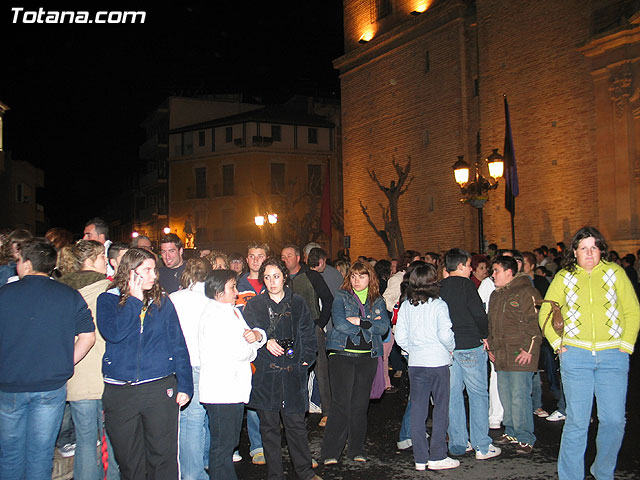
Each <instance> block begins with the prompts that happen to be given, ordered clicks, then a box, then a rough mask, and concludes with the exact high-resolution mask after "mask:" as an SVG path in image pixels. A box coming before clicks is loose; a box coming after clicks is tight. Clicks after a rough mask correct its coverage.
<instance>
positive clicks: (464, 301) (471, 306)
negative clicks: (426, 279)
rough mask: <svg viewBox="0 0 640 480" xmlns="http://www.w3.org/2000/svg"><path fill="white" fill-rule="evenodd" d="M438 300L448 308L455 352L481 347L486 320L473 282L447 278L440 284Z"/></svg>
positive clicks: (486, 332) (486, 328) (485, 332)
mask: <svg viewBox="0 0 640 480" xmlns="http://www.w3.org/2000/svg"><path fill="white" fill-rule="evenodd" d="M440 298H442V299H443V300H444V301H445V302H447V306H448V307H449V317H450V318H451V324H452V330H453V334H454V336H455V338H456V350H468V349H470V348H476V347H479V346H480V345H482V339H483V338H487V335H488V320H487V314H486V313H485V311H484V307H483V306H482V300H481V299H480V295H478V289H477V288H476V286H475V285H474V284H473V282H472V281H471V280H469V279H468V278H464V277H456V276H450V277H447V278H445V279H444V280H442V282H440Z"/></svg>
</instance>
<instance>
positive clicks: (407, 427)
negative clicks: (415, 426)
mask: <svg viewBox="0 0 640 480" xmlns="http://www.w3.org/2000/svg"><path fill="white" fill-rule="evenodd" d="M410 438H411V394H409V399H408V400H407V408H406V409H405V411H404V415H403V416H402V425H400V435H398V441H399V442H402V441H404V440H408V439H410Z"/></svg>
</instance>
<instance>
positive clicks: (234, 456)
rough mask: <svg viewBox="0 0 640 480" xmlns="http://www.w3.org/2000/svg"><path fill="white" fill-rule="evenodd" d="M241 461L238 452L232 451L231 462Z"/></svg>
mask: <svg viewBox="0 0 640 480" xmlns="http://www.w3.org/2000/svg"><path fill="white" fill-rule="evenodd" d="M227 458H229V457H227ZM241 461H242V455H240V454H239V453H238V452H233V463H238V462H241Z"/></svg>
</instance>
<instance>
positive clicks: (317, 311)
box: [291, 263, 333, 328]
mask: <svg viewBox="0 0 640 480" xmlns="http://www.w3.org/2000/svg"><path fill="white" fill-rule="evenodd" d="M305 277H306V278H305ZM291 285H292V288H293V292H294V293H297V294H298V295H300V296H301V297H302V298H303V299H304V300H305V302H307V307H309V311H310V312H311V320H313V321H314V322H315V323H316V324H317V325H318V326H319V327H320V328H324V327H325V326H326V325H327V323H329V319H330V318H331V305H332V304H333V295H332V294H331V290H329V287H328V286H327V283H326V282H325V281H324V278H322V275H320V273H318V272H316V271H315V270H311V269H310V268H309V267H308V266H307V265H306V264H304V263H301V264H300V270H299V271H298V273H297V274H296V276H295V277H294V278H293V280H292V282H291ZM318 300H319V301H318ZM320 303H322V308H320Z"/></svg>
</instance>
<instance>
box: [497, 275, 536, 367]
mask: <svg viewBox="0 0 640 480" xmlns="http://www.w3.org/2000/svg"><path fill="white" fill-rule="evenodd" d="M534 298H535V301H536V302H540V301H541V300H542V298H541V297H540V293H539V292H538V290H536V289H535V288H534V287H533V285H532V284H531V279H530V278H529V277H528V276H527V275H525V274H521V273H520V274H518V275H516V276H515V277H514V278H513V280H511V282H509V283H508V284H507V285H505V286H504V287H499V288H496V290H495V291H494V292H493V293H492V294H491V300H490V302H489V338H488V341H489V348H490V350H491V352H493V354H494V355H495V357H496V362H495V364H496V370H498V371H500V370H501V371H507V372H534V371H535V370H537V368H538V356H539V354H540V344H541V343H542V334H541V333H540V327H539V326H538V313H537V312H536V309H535V308H534V304H533V302H534V301H533V299H534ZM520 349H523V350H524V351H525V352H528V353H530V354H531V355H533V358H532V359H531V363H529V364H528V365H519V364H517V363H516V361H515V358H516V357H517V356H518V355H519V354H520Z"/></svg>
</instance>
